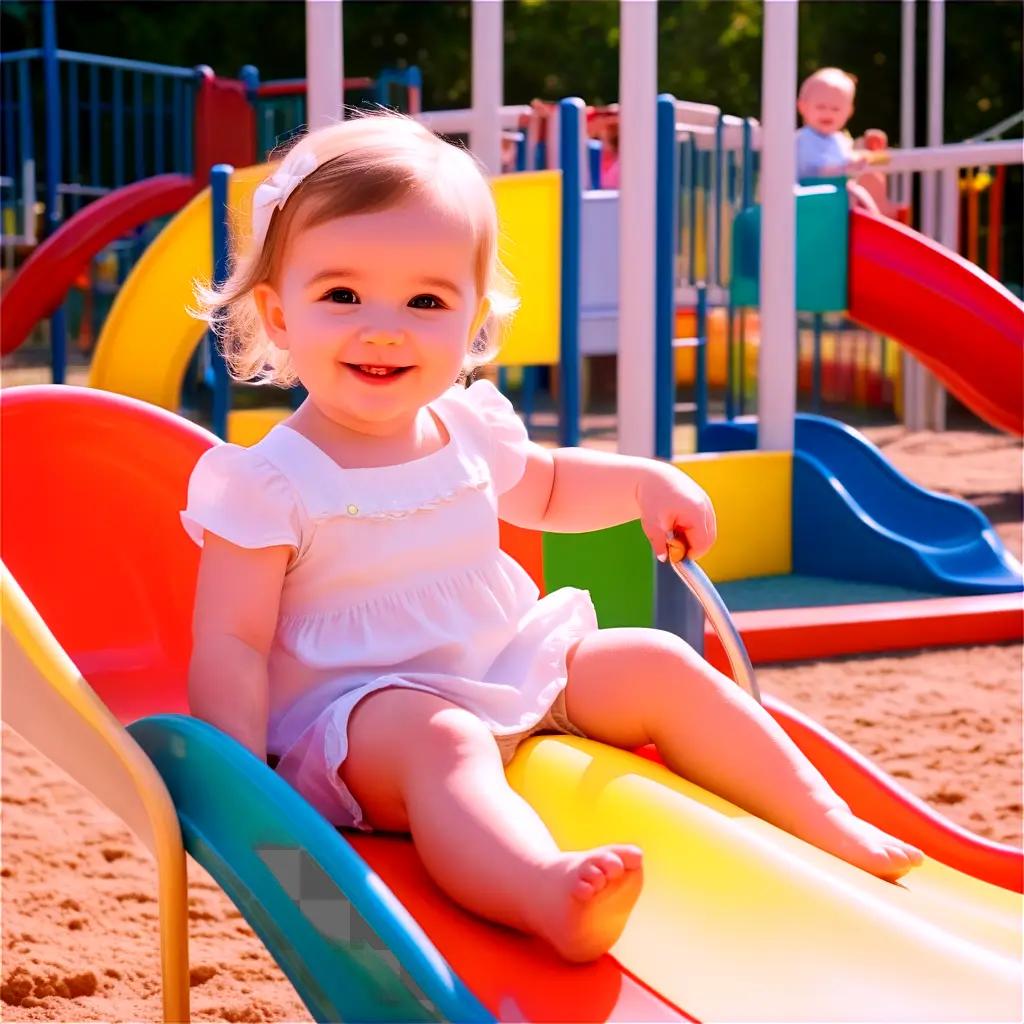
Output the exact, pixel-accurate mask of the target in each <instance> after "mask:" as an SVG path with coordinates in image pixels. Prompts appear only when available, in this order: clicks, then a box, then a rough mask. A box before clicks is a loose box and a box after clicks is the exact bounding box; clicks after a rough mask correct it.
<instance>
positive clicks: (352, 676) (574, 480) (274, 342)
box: [182, 115, 920, 960]
mask: <svg viewBox="0 0 1024 1024" xmlns="http://www.w3.org/2000/svg"><path fill="white" fill-rule="evenodd" d="M252 227H253V232H252V233H253V237H252V240H251V244H250V246H249V248H248V249H247V251H246V252H245V253H244V254H242V255H241V256H240V257H239V258H237V259H236V262H235V265H234V268H233V272H232V274H231V277H230V279H229V280H228V281H227V282H226V284H225V285H224V286H223V288H221V289H220V290H219V291H211V290H207V291H205V292H204V293H203V295H202V298H203V301H204V304H205V309H206V310H207V311H208V315H209V316H210V317H211V319H212V320H213V321H214V323H215V324H216V326H218V328H219V329H220V331H221V333H222V337H223V338H224V339H225V342H226V351H227V354H228V356H229V358H230V361H231V364H232V368H233V372H234V373H235V374H236V376H238V377H239V378H242V379H253V378H255V379H257V380H262V381H273V382H275V383H281V384H289V383H291V382H294V381H301V382H302V384H303V386H304V387H305V388H306V390H307V392H308V398H307V399H306V400H305V402H304V403H303V405H302V406H301V408H299V409H298V410H297V411H296V412H295V413H294V414H293V415H292V416H291V417H290V418H289V419H288V420H287V421H285V422H284V423H282V424H280V425H278V426H276V427H274V428H273V429H272V430H271V431H270V433H269V434H268V435H267V436H266V438H264V440H262V441H261V442H259V443H258V444H256V445H254V446H253V447H251V448H240V447H237V446H235V445H230V444H225V445H221V446H218V447H216V448H214V449H212V450H211V451H209V452H207V453H206V454H205V455H204V456H203V457H202V458H201V459H200V461H199V463H198V464H197V465H196V468H195V471H194V473H193V476H192V479H191V482H190V485H189V494H188V509H187V511H186V512H184V513H183V516H182V518H183V522H184V524H185V527H186V529H187V530H188V532H189V534H190V535H191V536H192V537H193V539H194V540H195V541H196V543H198V544H201V545H202V547H203V550H202V559H201V564H200V569H199V579H198V588H197V594H196V607H195V619H194V639H195V645H194V651H193V656H192V665H191V672H190V678H189V696H190V701H191V707H192V710H193V713H194V714H196V715H197V716H198V717H200V718H203V719H205V720H207V721H208V722H211V723H212V724H214V725H215V726H217V727H218V728H220V729H222V730H223V731H224V732H226V733H228V734H230V735H232V736H233V737H235V738H236V739H237V740H238V741H240V742H241V743H242V744H244V745H245V746H246V747H248V748H249V750H251V751H252V752H253V753H254V754H255V755H256V756H257V757H259V758H261V759H263V758H267V757H268V755H269V756H270V757H271V758H276V759H278V760H277V764H276V768H277V771H278V772H279V773H280V774H281V775H282V776H284V778H286V779H287V780H288V781H289V782H290V783H291V784H292V785H293V786H294V787H295V788H296V789H297V790H298V791H299V792H300V793H301V794H302V795H303V796H304V797H305V798H306V799H307V800H308V801H309V802H310V803H311V804H312V805H313V806H314V807H316V808H317V809H318V810H319V811H320V812H321V813H322V814H323V815H324V816H325V817H326V818H327V819H328V820H329V821H331V822H332V823H334V824H335V825H338V826H342V827H355V828H360V829H380V830H387V831H396V832H411V834H412V838H413V841H414V842H415V844H416V848H417V850H418V852H419V855H420V857H421V858H422V861H423V863H424V865H425V866H426V869H427V871H428V872H429V873H430V874H431V876H432V877H433V878H434V880H435V881H436V882H437V884H438V885H439V886H440V887H441V888H442V889H444V890H445V891H446V892H447V893H448V894H449V895H450V896H451V897H452V898H453V899H455V900H456V901H457V902H458V903H460V904H462V905H463V906H464V907H467V908H469V909H470V910H472V911H475V912H476V913H478V914H481V915H483V916H485V917H488V918H491V919H493V920H495V921H499V922H501V923H503V924H506V925H510V926H512V927H515V928H519V929H522V930H524V931H528V932H531V933H534V934H537V935H540V936H542V937H543V938H544V939H546V940H547V941H548V942H550V943H551V945H552V946H554V948H555V949H557V950H558V951H559V952H560V953H561V954H562V955H563V956H565V957H567V958H569V959H572V960H589V959H592V958H594V957H597V956H599V955H600V954H601V953H603V952H604V951H605V950H607V949H608V948H609V947H610V946H611V945H612V943H613V942H614V941H615V939H616V938H617V937H618V935H619V933H620V932H621V930H622V928H623V925H624V924H625V921H626V918H627V915H628V914H629V911H630V909H631V907H632V905H633V903H634V902H635V900H636V898H637V896H638V894H639V891H640V884H641V874H642V869H641V851H640V850H639V849H637V848H636V847H634V846H630V845H612V846H604V847H599V848H597V849H591V850H576V851H562V850H560V849H558V847H557V846H556V845H555V843H554V841H553V839H552V837H551V835H550V834H549V833H548V831H547V829H546V828H545V826H544V825H543V824H542V822H541V820H540V818H539V817H538V816H537V814H536V813H535V812H534V811H533V810H532V809H531V808H530V807H529V806H528V805H527V804H526V803H525V802H524V801H523V800H522V799H521V798H520V797H519V796H518V795H517V794H516V793H515V792H513V791H512V789H511V788H510V787H509V786H508V784H507V783H506V780H505V774H504V770H503V769H504V765H505V764H507V763H508V761H509V760H510V759H511V757H512V755H513V753H514V751H515V749H516V747H517V745H518V744H519V743H521V742H522V741H523V739H524V738H525V737H526V736H528V735H530V734H531V733H535V732H541V731H543V732H563V733H571V734H573V735H578V736H587V737H591V738H592V739H595V740H599V741H601V742H604V743H609V744H613V745H615V746H619V747H626V748H633V747H638V746H640V745H642V744H645V743H648V742H654V743H656V744H657V746H658V748H659V750H660V751H661V753H662V755H663V757H664V759H665V761H666V762H667V763H668V764H669V765H670V766H671V767H672V768H673V769H674V770H675V771H677V772H679V773H680V774H684V775H686V776H687V777H688V778H690V779H692V780H693V781H694V782H696V783H698V784H700V785H703V786H706V787H708V788H710V789H713V790H715V791H716V792H718V793H720V794H722V795H723V796H725V797H726V798H728V799H730V800H733V801H735V802H736V803H738V804H740V805H742V806H744V807H746V808H748V809H749V810H750V811H752V812H753V813H754V814H757V815H759V816H761V817H763V818H766V819H768V820H770V821H772V822H775V823H777V824H778V825H781V826H782V827H783V828H786V829H788V830H790V831H791V832H793V833H795V834H797V835H799V836H802V837H803V838H805V839H807V840H808V841H809V842H811V843H814V844H816V845H818V846H820V847H822V848H824V849H826V850H830V851H832V852H834V853H836V854H837V855H839V856H840V857H844V858H846V859H847V860H849V861H851V862H853V863H855V864H858V865H860V866H861V867H863V868H865V869H867V870H868V871H872V872H874V873H876V874H878V875H881V876H884V877H888V878H896V877H898V876H899V875H901V874H903V873H904V872H905V871H907V870H908V869H909V868H910V867H911V866H912V864H913V863H914V862H916V861H917V860H918V859H919V857H920V855H919V854H918V853H917V851H915V850H914V849H913V848H911V847H908V846H906V845H905V844H903V843H900V842H898V841H897V840H894V839H892V838H890V837H889V836H886V835H884V834H883V833H881V832H878V831H877V830H876V829H874V828H872V827H871V826H869V825H867V824H866V823H864V822H862V821H859V820H858V819H856V818H855V817H853V815H852V814H851V813H850V811H849V809H848V808H847V806H846V805H845V804H844V803H843V802H842V801H841V800H840V799H839V798H838V797H837V796H836V795H835V794H834V793H833V792H832V791H831V790H830V789H829V787H828V785H827V784H826V783H825V781H824V779H822V778H821V776H820V775H818V773H817V772H816V771H815V770H814V769H813V768H812V767H811V765H810V764H809V763H807V762H806V761H805V760H804V758H803V757H802V756H801V755H800V753H799V752H798V751H797V749H796V748H795V747H794V746H793V745H792V744H791V743H790V742H789V740H788V739H787V738H786V736H785V735H784V734H783V732H782V731H781V730H780V729H779V728H778V726H776V725H775V724H774V722H773V721H772V719H771V718H770V717H769V716H768V715H767V714H766V713H765V712H764V711H763V710H762V709H761V708H760V707H759V706H758V705H757V704H756V703H755V702H754V701H752V700H751V699H750V698H748V697H747V696H746V695H745V694H744V693H743V692H741V690H740V689H739V688H738V687H737V686H736V685H735V684H734V683H733V682H731V681H730V680H729V679H727V678H726V677H724V676H722V675H720V674H719V673H718V672H716V671H715V670H714V669H712V668H711V667H710V666H709V665H707V664H706V663H705V662H704V661H703V660H702V659H701V658H699V657H698V656H697V655H696V654H695V653H694V652H693V651H692V650H691V649H690V648H689V647H688V646H687V645H686V644H685V643H683V641H682V640H680V639H679V638H678V637H676V636H674V635H671V634H668V633H663V632H659V631H657V630H653V629H606V630H599V629H598V627H597V622H596V619H595V616H594V609H593V606H592V604H591V601H590V597H589V595H588V594H587V593H586V592H585V591H582V590H576V589H573V588H565V589H563V590H559V591H556V592H554V593H552V594H549V595H548V596H546V597H544V598H543V599H539V598H538V592H537V588H536V587H535V586H534V584H533V582H532V581H531V580H530V577H529V576H528V575H527V574H526V572H524V571H523V570H522V569H521V568H520V567H519V565H518V564H516V563H515V562H514V561H513V560H512V559H511V558H509V557H508V556H507V555H505V554H504V553H503V552H502V551H501V549H500V548H499V544H498V518H499V516H500V517H501V518H503V519H504V520H506V521H507V522H509V523H513V524H518V525H519V526H523V527H529V528H532V529H538V530H558V531H566V532H575V531H585V530H596V529H601V528H604V527H608V526H613V525H615V524H618V523H624V522H627V521H629V520H632V519H636V518H638V517H639V518H640V519H641V520H642V522H643V526H644V529H645V531H646V533H647V536H648V537H649V539H650V542H651V545H652V547H653V548H654V551H655V553H656V554H657V556H658V557H659V558H662V559H663V558H664V557H665V554H666V546H667V544H668V542H669V541H670V540H672V537H673V535H675V536H677V537H679V538H680V539H682V538H685V541H686V544H687V545H688V546H689V549H690V551H691V553H692V554H693V555H694V556H699V555H701V554H703V553H704V552H705V551H707V549H708V548H709V547H710V545H711V543H712V541H713V540H714V534H715V521H714V514H713V512H712V509H711V505H710V503H709V501H708V498H707V496H706V495H705V494H704V493H703V491H701V489H700V488H699V487H697V485H696V484H695V483H693V481H691V480H690V479H689V478H688V477H686V476H685V475H684V474H683V473H681V472H680V471H679V470H677V469H675V468H673V467H672V466H670V465H666V464H663V463H659V462H655V461H650V460H647V459H641V458H629V457H625V456H620V455H614V454H607V453H600V452H595V451H587V450H583V449H578V448H577V449H560V450H557V451H550V450H548V449H545V448H541V447H539V446H538V445H536V444H533V443H531V442H530V440H529V439H528V438H527V435H526V431H525V430H524V428H523V425H522V423H521V422H520V420H519V418H518V417H517V416H516V414H515V413H514V411H513V409H512V407H511V405H510V404H509V403H508V401H506V399H505V398H503V397H502V395H501V394H500V393H499V392H498V391H496V390H495V389H494V387H492V385H491V384H489V383H487V382H484V381H479V382H477V383H475V384H473V385H472V386H471V387H468V388H463V387H460V386H458V385H457V383H456V382H457V381H458V380H459V379H460V376H461V375H462V374H463V372H464V371H465V370H466V368H467V367H469V366H472V365H473V364H478V363H480V362H481V361H483V360H486V359H487V358H488V356H489V354H490V353H491V351H492V350H493V347H494V345H495V342H496V339H497V336H498V330H499V326H500V322H501V320H502V318H503V317H506V316H508V315H509V313H510V312H511V310H512V308H513V306H514V300H512V299H511V298H510V295H509V292H508V290H507V288H506V286H505V284H504V282H503V280H502V278H501V275H500V273H499V265H498V259H497V241H498V223H497V218H496V213H495V207H494V204H493V201H492V198H491V194H490V190H489V187H488V184H487V182H486V180H485V179H484V177H483V175H482V173H481V171H480V169H479V167H478V166H477V164H476V163H475V162H474V160H473V158H472V157H471V156H470V155H469V154H468V153H466V152H465V151H463V150H461V149H458V148H455V147H454V146H451V145H449V144H448V143H446V142H444V141H442V140H441V139H439V138H438V137H436V136H434V135H432V134H431V133H430V132H429V131H427V130H426V129H425V128H423V127H421V126H420V125H418V124H417V123H416V122H415V121H412V120H408V119H405V118H402V117H400V116H398V115H374V116H365V117H357V118H354V119H352V120H348V121H345V122H344V123H342V124H337V125H333V126H330V127H327V128H323V129H320V130H318V131H316V132H313V133H312V134H309V135H306V136H304V137H303V138H301V139H300V141H299V142H298V143H297V144H296V145H295V146H294V148H292V149H291V151H290V152H289V153H288V154H287V156H286V157H285V158H284V160H283V162H282V163H281V164H280V166H279V167H278V169H277V171H276V173H275V174H274V175H273V176H272V177H271V178H270V179H269V180H268V181H267V182H265V183H264V184H263V185H261V186H260V188H259V189H258V190H257V192H256V195H255V198H254V206H253V225H252ZM680 869H681V870H683V868H682V867H681V868H680Z"/></svg>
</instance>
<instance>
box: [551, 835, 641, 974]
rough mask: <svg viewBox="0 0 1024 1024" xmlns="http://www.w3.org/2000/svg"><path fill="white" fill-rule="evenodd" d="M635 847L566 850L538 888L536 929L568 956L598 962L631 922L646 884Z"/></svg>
mask: <svg viewBox="0 0 1024 1024" xmlns="http://www.w3.org/2000/svg"><path fill="white" fill-rule="evenodd" d="M642 864H643V854H642V853H641V851H640V850H639V848H638V847H636V846H599V847H596V848H595V849H593V850H584V851H581V852H577V853H563V854H561V855H560V856H559V857H558V858H557V859H556V860H554V861H553V862H552V863H551V864H550V865H549V866H548V867H547V868H546V869H545V875H546V877H545V879H544V881H542V882H541V883H540V885H539V886H538V893H537V896H538V899H537V902H536V904H535V910H536V915H535V920H534V930H535V931H536V932H537V933H538V934H540V935H541V936H542V937H543V938H545V939H547V941H548V942H550V943H551V945H552V946H554V947H555V949H556V950H558V952H559V953H560V954H561V955H562V956H563V957H564V958H565V959H566V960H573V961H576V962H585V961H587V960H596V959H597V957H599V956H601V955H602V954H603V953H606V952H607V951H608V950H609V949H610V948H611V947H612V945H613V944H614V943H615V941H616V940H617V939H618V937H619V936H620V935H621V934H622V929H623V928H624V927H625V926H626V920H627V918H628V917H629V913H630V911H631V910H632V909H633V904H634V903H636V901H637V897H638V896H639V895H640V886H641V885H642V883H643V867H642Z"/></svg>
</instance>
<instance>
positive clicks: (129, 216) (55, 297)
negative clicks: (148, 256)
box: [0, 174, 196, 355]
mask: <svg viewBox="0 0 1024 1024" xmlns="http://www.w3.org/2000/svg"><path fill="white" fill-rule="evenodd" d="M195 192H196V184H195V179H193V178H191V177H189V176H188V175H185V174H159V175H156V176H155V177H152V178H145V179H144V180H142V181H137V182H134V183H133V184H131V185H126V186H124V188H119V189H117V190H116V191H115V192H111V193H109V194H108V195H105V196H103V197H102V198H100V199H97V200H96V201H95V202H93V203H90V204H89V205H88V206H86V207H84V208H83V209H81V210H79V211H78V213H76V214H75V215H74V216H73V217H71V218H70V219H69V220H67V221H66V222H65V223H64V224H62V225H61V226H60V227H59V228H58V229H57V230H56V231H55V232H54V233H53V234H52V235H51V236H50V237H49V238H48V239H46V241H45V242H43V243H42V245H40V246H39V248H38V249H36V250H35V252H33V253H32V255H31V256H30V257H29V258H28V259H27V260H26V261H25V264H24V265H23V266H22V268H21V269H20V270H19V271H18V273H17V274H16V275H15V276H14V277H13V278H12V279H11V281H10V282H9V283H8V284H7V286H6V287H5V288H4V290H3V295H2V296H0V354H3V355H7V353H8V352H13V351H14V350H15V349H16V348H17V347H18V346H19V345H20V344H21V343H22V342H23V341H24V340H25V339H26V338H27V337H28V335H29V332H30V331H31V330H32V328H33V326H35V324H37V323H38V322H39V321H40V320H42V319H44V318H46V317H48V316H50V315H51V314H52V313H53V311H54V310H55V309H57V307H58V306H60V304H61V303H62V302H63V301H64V296H65V295H66V294H67V291H68V289H69V288H70V287H71V286H72V285H73V284H74V283H75V279H76V278H77V277H78V275H79V274H81V273H82V271H83V270H84V269H85V268H86V267H87V266H88V264H89V261H90V260H91V259H92V258H93V257H94V256H95V255H96V254H97V253H99V252H102V250H103V249H104V248H106V247H107V246H108V245H110V243H111V242H115V241H116V240H117V239H118V238H121V237H122V236H124V235H126V234H128V232H129V231H133V230H135V228H137V227H139V226H140V225H142V224H145V223H146V222H147V221H150V220H154V219H155V218H157V217H166V216H167V215H168V214H172V213H176V212H177V211H178V210H180V209H181V208H182V207H183V206H184V205H185V204H186V203H187V202H188V201H189V200H190V199H191V198H192V196H193V195H194V194H195Z"/></svg>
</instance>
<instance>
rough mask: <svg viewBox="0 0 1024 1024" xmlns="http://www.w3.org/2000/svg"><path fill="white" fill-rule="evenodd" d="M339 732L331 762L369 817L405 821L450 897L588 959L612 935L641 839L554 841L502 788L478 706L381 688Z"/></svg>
mask: <svg viewBox="0 0 1024 1024" xmlns="http://www.w3.org/2000/svg"><path fill="white" fill-rule="evenodd" d="M348 734H349V754H348V757H347V758H346V760H345V762H344V763H343V764H342V766H341V770H340V773H341V777H342V779H343V780H344V782H345V783H346V785H347V786H348V787H349V789H350V790H351V792H352V794H353V796H354V797H355V798H356V800H357V801H358V802H359V804H360V806H361V807H362V808H363V811H364V813H365V814H366V817H367V819H368V821H369V822H370V823H371V824H372V825H374V827H376V828H380V829H384V830H388V831H399V832H411V833H412V838H413V842H414V843H415V845H416V850H417V852H418V853H419V855H420V858H421V860H422V861H423V865H424V867H425V868H426V869H427V872H428V873H429V874H430V876H431V878H433V880H434V881H435V882H436V883H437V884H438V885H439V886H440V887H441V888H442V889H443V890H444V891H445V892H446V893H447V894H448V895H449V896H451V898H452V899H454V900H455V901H456V902H457V903H459V904H461V905H462V906H463V907H465V908H467V909H468V910H471V911H473V912H474V913H477V914H480V915H481V916H482V917H487V918H490V919H491V920H493V921H497V922H499V923H501V924H505V925H509V926H510V927H513V928H518V929H520V930H522V931H527V932H531V933H533V934H537V935H540V936H541V937H543V938H545V939H547V941H548V942H550V943H551V944H552V945H553V946H554V947H555V948H556V949H557V950H558V952H559V953H561V954H562V956H564V957H566V958H567V959H570V960H578V961H583V960H592V959H594V958H595V957H598V956H600V955H601V954H602V953H604V952H606V951H607V950H608V949H609V947H610V946H611V945H612V944H613V943H614V942H615V940H616V939H617V938H618V937H619V935H620V933H621V932H622V929H623V927H624V926H625V923H626V919H627V917H628V916H629V912H630V910H631V909H632V907H633V904H634V903H635V902H636V899H637V896H639V894H640V886H641V881H642V870H641V853H640V850H639V849H637V848H636V847H634V846H602V847H598V848H596V849H593V850H585V851H580V852H571V853H569V852H563V851H561V850H559V849H558V847H557V845H556V844H555V841H554V839H553V838H552V837H551V833H550V832H548V830H547V828H546V826H545V825H544V823H543V822H542V821H541V819H540V818H539V817H538V816H537V814H536V812H535V811H534V810H533V808H532V807H530V805H529V804H527V803H526V801H525V800H523V799H522V798H521V797H520V796H519V795H518V794H517V793H516V792H515V791H514V790H512V789H511V788H510V787H509V785H508V783H507V781H506V780H505V773H504V769H503V767H502V763H501V757H500V755H499V753H498V747H497V744H496V743H495V742H494V737H493V736H492V735H491V734H490V732H489V731H488V729H487V727H486V726H485V725H484V724H483V722H481V721H480V720H479V719H478V718H477V717H476V716H475V715H473V714H471V713H470V712H468V711H465V710H463V709H462V708H458V707H455V706H454V705H452V704H450V703H449V702H448V701H445V700H442V699H441V698H440V697H435V696H434V695H432V694H429V693H423V692H421V691H417V690H407V689H388V690H381V691H379V692H377V693H374V694H371V695H370V696H369V697H367V698H366V699H365V700H364V701H362V702H361V703H360V704H359V705H358V706H357V707H356V710H355V711H354V712H353V714H352V718H351V719H350V721H349V728H348Z"/></svg>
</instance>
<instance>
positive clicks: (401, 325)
mask: <svg viewBox="0 0 1024 1024" xmlns="http://www.w3.org/2000/svg"><path fill="white" fill-rule="evenodd" d="M476 250H477V244H476V240H475V238H474V233H473V230H472V227H471V225H470V223H469V221H468V219H467V218H466V217H465V216H464V215H462V214H460V213H459V212H457V211H456V210H453V209H449V208H447V207H446V206H445V205H444V204H442V203H440V202H439V201H437V200H436V199H433V198H431V197H429V196H427V195H423V196H420V197H417V198H409V199H406V200H405V201H404V202H402V203H401V204H400V205H397V206H392V207H389V208H387V209H384V210H380V211H376V212H372V213H359V214H353V215H350V216H346V217H338V218H334V219H332V220H328V221H326V222H324V223H321V224H316V225H314V226H312V227H305V228H300V229H298V230H296V231H295V232H294V234H293V235H292V236H291V237H290V238H289V241H288V248H287V251H286V253H285V258H284V259H283V261H282V267H281V271H280V274H279V279H278V280H277V281H276V282H274V283H271V282H267V283H265V284H261V285H259V286H258V288H257V289H256V290H255V291H254V297H255V299H256V302H257V305H258V307H259V310H260V314H261V317H262V319H263V323H264V326H265V328H266V331H267V334H268V335H269V336H270V339H271V340H272V342H273V343H274V344H275V345H276V346H277V347H278V348H281V349H284V350H287V352H288V354H289V357H290V359H291V363H292V365H293V367H294V369H295V372H296V373H297V374H298V377H299V379H300V380H301V382H302V384H303V386H304V387H305V388H306V390H307V391H308V392H309V399H310V401H311V402H313V403H314V404H315V405H316V407H317V410H318V411H319V412H320V413H322V414H323V415H324V416H326V417H327V418H328V419H330V420H332V421H333V422H335V423H336V424H338V425H340V426H343V427H346V428H348V429H350V430H355V431H358V432H360V433H365V434H375V435H384V434H388V433H392V432H397V431H398V430H401V429H402V428H403V427H405V426H407V425H408V424H409V423H410V422H411V421H412V420H413V419H414V418H415V416H416V414H417V412H418V411H419V410H420V409H421V408H422V407H423V406H425V405H426V404H427V403H429V402H431V401H433V400H434V399H435V398H437V397H438V396H439V395H441V394H442V393H443V392H444V391H446V390H447V389H448V388H450V387H451V386H452V384H454V383H455V381H456V379H457V378H458V375H459V373H460V371H461V369H462V367H463V363H464V361H465V358H466V354H467V352H468V350H469V346H470V344H471V342H472V340H473V338H474V337H475V336H476V334H477V332H478V331H479V329H480V326H481V325H482V323H483V321H484V319H485V317H486V314H487V310H488V306H487V301H486V299H482V298H481V296H480V294H479V290H478V285H477V280H476V262H477V251H476Z"/></svg>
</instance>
